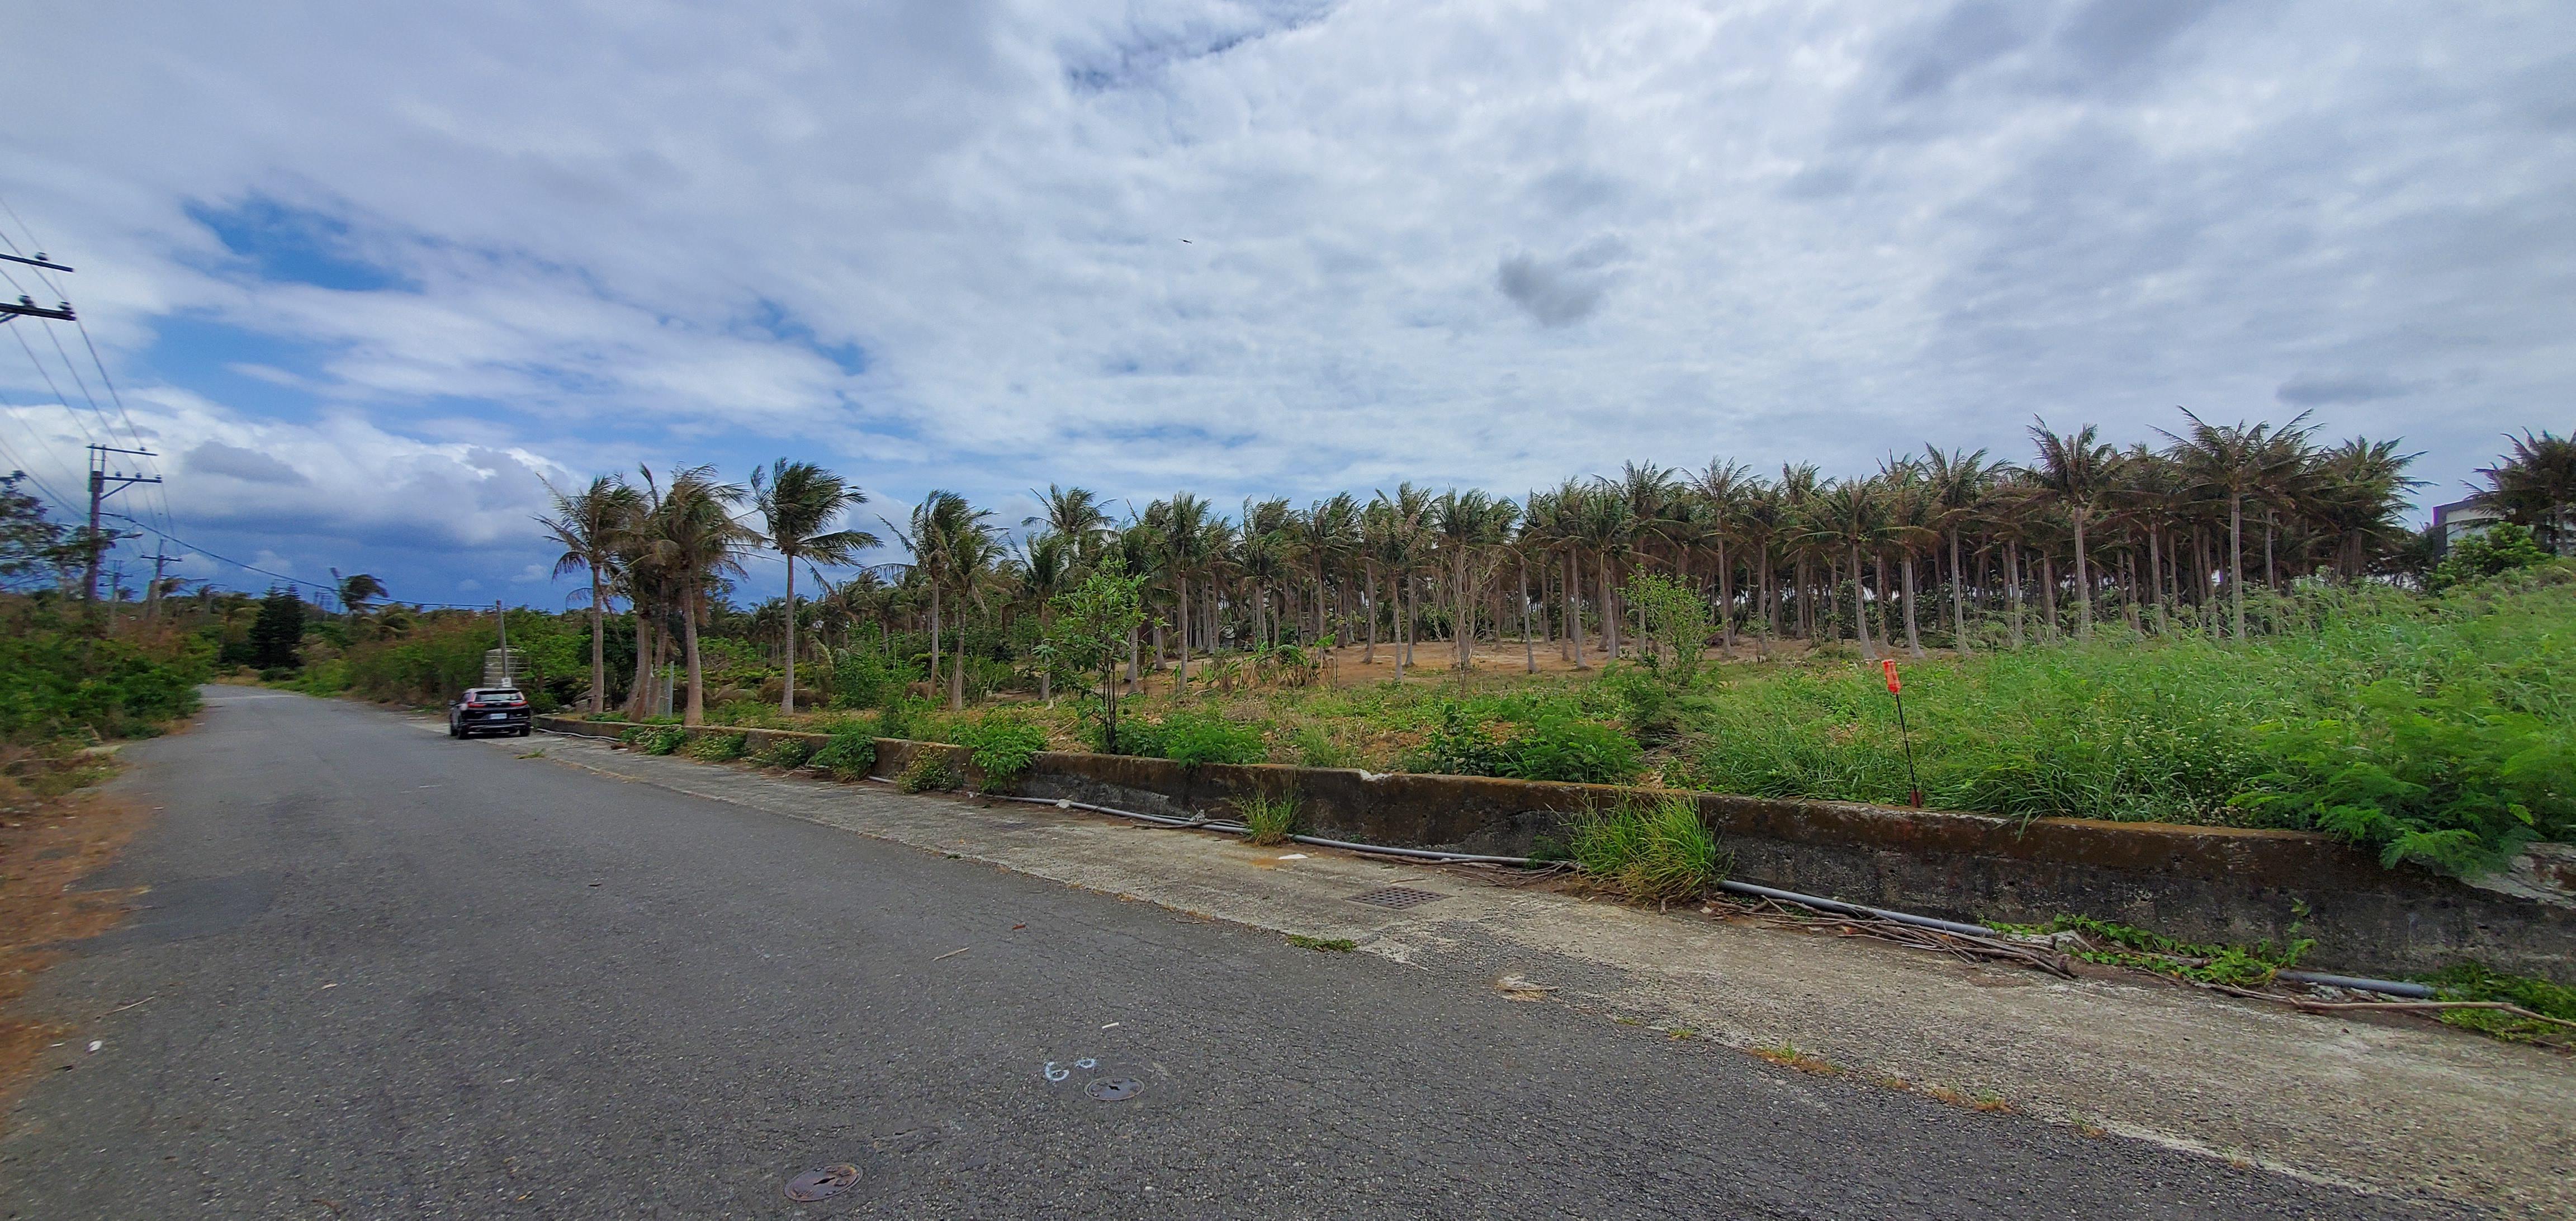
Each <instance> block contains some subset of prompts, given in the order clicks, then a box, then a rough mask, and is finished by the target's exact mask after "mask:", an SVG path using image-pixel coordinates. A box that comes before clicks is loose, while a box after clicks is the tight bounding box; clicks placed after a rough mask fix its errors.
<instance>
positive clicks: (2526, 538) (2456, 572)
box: [2424, 521, 2549, 593]
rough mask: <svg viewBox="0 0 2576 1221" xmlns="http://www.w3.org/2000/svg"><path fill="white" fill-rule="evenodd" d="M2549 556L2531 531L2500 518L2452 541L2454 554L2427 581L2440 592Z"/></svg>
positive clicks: (2428, 587)
mask: <svg viewBox="0 0 2576 1221" xmlns="http://www.w3.org/2000/svg"><path fill="white" fill-rule="evenodd" d="M2548 559H2549V553H2548V552H2547V551H2545V550H2543V549H2542V548H2541V546H2540V544H2539V543H2537V542H2535V541H2533V540H2532V537H2531V531H2529V530H2526V529H2524V528H2522V527H2521V526H2517V525H2515V524H2513V523H2512V522H2509V521H2500V522H2497V523H2496V524H2494V525H2492V526H2489V527H2487V528H2486V529H2484V530H2481V531H2478V532H2477V533H2475V534H2471V535H2467V536H2465V537H2463V538H2461V539H2460V541H2459V542H2457V543H2454V544H2452V546H2451V553H2450V554H2449V555H2446V556H2444V557H2442V562H2441V563H2439V564H2435V565H2434V566H2433V573H2432V576H2431V578H2430V579H2428V580H2427V581H2426V582H2425V583H2424V584H2425V588H2427V589H2429V590H2431V591H2432V592H2434V593H2440V592H2442V591H2443V590H2445V589H2449V588H2450V587H2452V586H2454V585H2465V584H2467V583H2469V582H2471V581H2477V580H2483V579H2485V578H2487V577H2491V576H2494V575H2496V574H2497V573H2502V572H2511V571H2513V570H2514V569H2516V568H2528V567H2530V566H2532V565H2534V564H2538V563H2543V562H2545V561H2547V560H2548Z"/></svg>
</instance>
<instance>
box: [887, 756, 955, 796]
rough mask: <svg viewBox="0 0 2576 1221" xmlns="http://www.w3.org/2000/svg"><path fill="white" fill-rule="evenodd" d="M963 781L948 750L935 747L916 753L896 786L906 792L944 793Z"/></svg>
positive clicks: (896, 782) (899, 777)
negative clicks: (950, 759) (949, 756)
mask: <svg viewBox="0 0 2576 1221" xmlns="http://www.w3.org/2000/svg"><path fill="white" fill-rule="evenodd" d="M963 783H965V779H964V777H961V776H959V775H958V774H957V767H956V765H955V764H953V763H950V762H949V761H948V752H947V751H944V750H939V749H937V748H935V747H934V748H930V749H925V750H921V751H918V752H916V753H914V755H913V756H912V763H911V764H910V765H909V766H907V767H905V768H904V769H903V775H901V776H898V777H896V778H895V782H894V787H895V788H897V789H899V790H901V791H903V792H906V793H933V792H940V793H944V792H947V791H948V790H950V789H953V788H956V787H957V786H958V785H960V784H963Z"/></svg>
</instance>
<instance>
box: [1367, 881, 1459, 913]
mask: <svg viewBox="0 0 2576 1221" xmlns="http://www.w3.org/2000/svg"><path fill="white" fill-rule="evenodd" d="M1448 897H1449V896H1447V895H1442V894H1434V893H1432V892H1431V891H1428V890H1415V889H1413V888H1411V887H1409V886H1389V887H1387V888H1385V889H1383V890H1372V891H1370V892H1368V893H1367V894H1364V895H1352V896H1351V902H1353V903H1374V904H1376V905H1378V906H1379V907H1395V908H1404V907H1420V906H1421V905H1423V904H1425V903H1428V902H1430V901H1432V900H1433V899H1445V898H1448Z"/></svg>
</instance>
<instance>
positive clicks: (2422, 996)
mask: <svg viewBox="0 0 2576 1221" xmlns="http://www.w3.org/2000/svg"><path fill="white" fill-rule="evenodd" d="M2273 978H2275V979H2286V980H2288V981H2290V982H2291V983H2294V984H2324V985H2325V986H2327V987H2329V988H2350V989H2352V990H2353V991H2355V992H2384V993H2387V994H2388V995H2390V996H2403V997H2406V998H2408V999H2411V1000H2419V1001H2429V1000H2431V999H2433V997H2434V992H2433V986H2432V985H2431V984H2417V983H2408V982H2406V981H2404V980H2399V979H2364V978H2362V977H2360V976H2356V975H2328V974H2326V973H2325V972H2323V971H2282V972H2279V973H2277V974H2276V975H2274V976H2273Z"/></svg>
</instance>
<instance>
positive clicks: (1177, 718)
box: [1156, 712, 1270, 767]
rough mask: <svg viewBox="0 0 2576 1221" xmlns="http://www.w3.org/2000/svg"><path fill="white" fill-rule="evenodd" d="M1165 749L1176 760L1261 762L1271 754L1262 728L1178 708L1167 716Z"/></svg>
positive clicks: (1193, 762) (1184, 762)
mask: <svg viewBox="0 0 2576 1221" xmlns="http://www.w3.org/2000/svg"><path fill="white" fill-rule="evenodd" d="M1162 739H1163V740H1162V742H1161V744H1160V745H1161V749H1160V750H1159V751H1157V752H1156V753H1158V754H1160V755H1162V757H1164V758H1166V759H1169V760H1171V761H1173V762H1175V763H1179V764H1182V765H1183V766H1187V767H1197V766H1199V765H1201V764H1206V763H1259V762H1261V761H1263V760H1264V759H1267V758H1269V757H1270V748H1269V747H1268V746H1267V745H1266V744H1264V743H1263V741H1262V738H1261V730H1259V729H1258V728H1255V727H1254V726H1250V725H1238V724H1236V723H1234V722H1233V721H1229V720H1227V719H1225V718H1224V717H1222V716H1218V715H1216V714H1214V713H1194V712H1175V713H1173V714H1172V715H1170V716H1167V717H1165V718H1163V725H1162Z"/></svg>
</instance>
